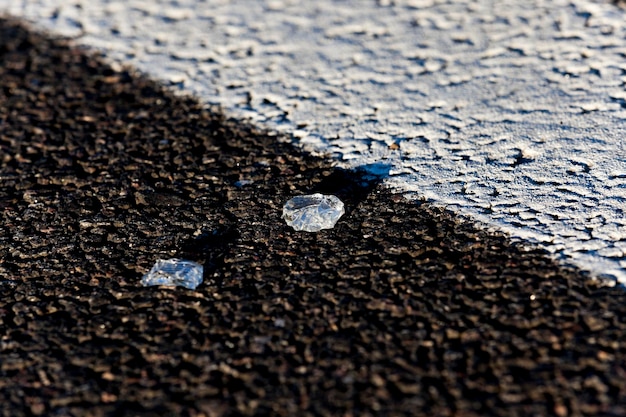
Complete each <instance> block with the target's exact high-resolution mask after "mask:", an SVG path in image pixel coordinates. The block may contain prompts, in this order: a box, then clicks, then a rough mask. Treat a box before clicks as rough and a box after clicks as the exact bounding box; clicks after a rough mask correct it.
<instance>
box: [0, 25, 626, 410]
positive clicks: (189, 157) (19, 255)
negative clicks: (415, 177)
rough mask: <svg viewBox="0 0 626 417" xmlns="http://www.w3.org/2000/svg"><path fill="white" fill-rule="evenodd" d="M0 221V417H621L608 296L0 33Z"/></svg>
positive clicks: (136, 81)
mask: <svg viewBox="0 0 626 417" xmlns="http://www.w3.org/2000/svg"><path fill="white" fill-rule="evenodd" d="M241 180H245V181H252V183H249V184H248V185H243V186H237V185H238V184H236V183H237V182H238V181H241ZM312 191H323V192H326V193H333V194H336V195H338V196H340V197H341V198H342V199H343V200H344V202H345V203H346V208H347V213H346V215H345V216H344V217H343V218H342V219H341V220H340V222H339V223H338V224H337V226H336V227H335V228H334V229H332V230H328V231H323V232H320V233H318V234H307V233H301V232H295V231H293V230H291V229H290V228H289V227H287V226H286V225H285V224H284V222H283V221H282V220H281V219H280V215H281V208H282V204H283V203H284V202H285V201H286V200H287V199H288V198H290V197H292V196H293V195H297V194H301V193H309V192H312ZM0 213H1V217H0V411H1V414H2V415H4V416H27V415H50V416H65V415H75V416H86V415H89V416H113V415H129V416H130V415H141V416H149V415H172V416H178V415H191V416H230V415H284V416H294V415H302V416H305V415H328V416H357V415H358V416H366V415H389V416H392V415H393V416H395V415H433V416H435V415H436V416H485V415H498V416H529V415H536V416H544V415H556V416H581V415H588V416H600V415H613V416H618V415H626V342H624V340H625V337H624V336H625V335H626V295H625V294H626V293H625V292H624V291H623V289H620V288H610V287H606V286H602V285H601V284H599V283H597V282H595V281H592V280H590V279H589V278H588V277H585V276H584V275H583V274H581V273H580V272H578V271H576V270H574V269H570V268H565V267H562V266H559V265H557V264H556V263H555V262H553V261H552V260H550V258H549V257H548V256H547V255H546V254H545V253H544V252H542V251H541V250H539V249H534V248H531V247H523V246H520V245H518V244H513V243H511V242H510V241H509V240H507V238H506V237H504V236H500V235H497V234H494V233H488V232H485V231H482V230H480V229H479V228H477V227H476V226H475V225H473V224H472V223H471V222H468V221H465V220H463V219H459V218H456V217H454V216H453V215H452V214H450V213H448V212H446V211H444V210H442V209H438V208H433V207H431V206H429V205H427V204H421V203H410V202H407V201H405V200H404V199H403V198H402V197H400V196H395V195H393V194H391V193H390V192H389V191H387V190H385V188H384V187H383V186H382V185H381V184H379V183H378V181H377V180H376V179H373V178H365V177H364V176H363V174H362V173H359V172H347V171H342V170H339V169H335V168H333V167H332V166H331V165H330V164H329V162H328V161H327V160H323V159H317V158H314V157H311V156H308V155H306V154H303V153H301V152H299V151H297V150H296V149H294V148H293V147H292V146H291V145H289V143H288V142H287V141H285V140H281V138H279V137H278V136H277V135H275V134H272V133H271V132H263V131H259V130H257V129H255V128H253V127H250V126H243V125H241V124H239V123H237V122H236V121H231V120H226V119H224V118H223V117H222V116H220V115H219V114H218V113H217V112H215V111H210V110H206V109H203V108H202V106H201V105H199V104H198V103H197V102H196V101H194V100H193V99H190V98H176V97H174V96H172V94H170V93H168V92H167V91H165V90H164V89H163V88H162V87H160V86H159V85H157V84H156V83H154V82H153V81H150V80H148V79H145V78H143V77H141V76H140V75H138V74H134V73H132V72H131V71H125V72H115V71H113V70H112V69H110V68H109V67H107V66H106V65H105V64H103V62H102V60H101V59H99V58H97V57H94V56H93V55H89V54H86V53H85V52H84V51H81V50H78V49H75V48H73V47H71V46H69V45H68V44H67V42H65V41H63V40H51V39H49V38H48V37H46V36H43V35H40V34H37V33H33V32H29V31H27V30H25V29H24V28H23V27H22V26H20V25H19V24H16V23H14V22H11V21H6V20H5V21H0ZM161 257H184V258H187V259H191V260H194V261H197V262H200V263H202V264H203V265H204V266H205V282H204V284H202V285H201V286H200V287H199V288H198V290H197V291H189V290H185V289H182V288H180V289H163V288H158V287H150V288H144V287H141V286H140V284H139V280H140V278H141V275H142V274H143V273H144V272H145V271H147V270H148V269H149V268H150V267H151V266H152V264H153V262H154V261H155V260H156V259H157V258H161Z"/></svg>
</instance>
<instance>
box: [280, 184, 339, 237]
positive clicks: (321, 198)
mask: <svg viewBox="0 0 626 417" xmlns="http://www.w3.org/2000/svg"><path fill="white" fill-rule="evenodd" d="M344 213H345V211H344V208H343V202H342V201H341V200H340V199H338V198H337V197H335V196H334V195H324V194H319V193H318V194H311V195H301V196H298V197H294V198H292V199H291V200H289V201H287V202H286V203H285V205H284V206H283V216H282V217H283V219H285V221H286V222H287V224H288V225H289V226H291V227H293V228H294V229H295V230H298V231H305V232H319V231H320V230H322V229H332V228H333V227H335V224H336V223H337V220H339V218H340V217H341V216H342V215H343V214H344Z"/></svg>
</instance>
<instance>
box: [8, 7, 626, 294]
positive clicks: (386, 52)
mask: <svg viewBox="0 0 626 417" xmlns="http://www.w3.org/2000/svg"><path fill="white" fill-rule="evenodd" d="M0 10H2V11H4V12H7V13H9V14H12V15H14V16H19V17H22V18H26V19H27V20H29V21H32V22H34V23H36V25H37V27H39V28H46V29H49V30H51V31H53V32H55V33H59V34H62V35H65V36H71V37H74V38H75V39H76V42H78V43H79V44H84V45H87V46H90V47H92V48H96V49H98V50H101V51H103V53H105V54H106V56H107V57H108V58H109V59H110V60H111V62H117V63H123V64H131V65H133V66H135V67H136V68H138V69H139V70H141V71H143V72H145V73H148V74H149V75H151V76H154V77H156V78H159V79H161V80H163V81H165V82H166V83H169V84H171V85H172V87H173V88H175V89H179V90H180V91H181V92H183V93H193V94H195V95H197V96H198V97H200V98H201V99H202V100H204V101H205V102H206V103H207V104H218V105H221V106H223V108H224V109H225V110H226V112H227V114H229V115H231V116H233V117H237V118H242V119H249V120H251V121H253V122H254V123H258V124H261V125H263V126H266V127H269V128H272V129H277V130H279V131H282V132H284V133H288V134H290V135H292V136H293V138H294V140H295V141H296V142H297V143H299V144H300V145H301V146H303V147H304V148H305V149H307V150H310V151H313V152H318V153H328V154H330V155H332V156H333V157H334V158H336V159H337V161H338V162H339V163H340V164H342V165H344V166H347V167H356V166H363V165H368V164H369V165H371V166H376V165H375V164H376V163H377V162H378V163H380V162H381V161H382V162H385V163H388V164H390V166H391V171H390V176H389V178H388V179H387V182H388V184H389V185H390V186H392V187H394V188H397V189H398V190H399V191H400V192H405V193H407V195H408V196H410V197H416V198H421V197H424V198H426V199H428V200H430V201H432V202H434V203H436V204H441V205H446V206H447V207H449V208H450V209H452V210H454V211H456V212H458V213H461V214H464V215H469V216H471V217H473V218H475V219H478V220H480V221H482V222H485V223H486V224H488V225H492V226H495V227H498V228H500V229H502V230H504V231H506V232H508V233H509V234H510V235H511V236H513V237H516V238H522V239H528V240H531V241H535V242H541V243H542V244H543V245H544V246H545V247H546V248H547V249H548V250H550V251H552V252H554V253H555V255H556V256H561V257H563V258H564V260H565V261H566V262H572V263H574V264H576V265H578V266H580V267H582V268H583V269H586V270H589V271H591V272H593V273H594V274H598V275H605V276H612V277H616V278H617V279H619V280H620V281H621V282H626V257H625V252H626V219H625V218H624V212H625V210H626V149H625V145H624V136H625V133H626V91H625V85H626V42H625V41H624V39H626V24H625V23H626V13H625V12H624V10H621V9H619V8H617V7H614V6H612V5H609V4H602V3H599V2H590V1H584V0H575V1H571V2H570V1H564V0H554V1H544V0H533V1H527V2H516V4H510V3H508V2H505V1H503V0H500V1H499V0H483V1H480V2H475V1H470V0H465V1H463V0H460V1H437V0H404V1H383V0H379V1H377V2H376V1H362V2H361V1H331V0H321V1H316V2H298V1H287V0H285V1H279V0H266V1H256V0H235V1H224V0H205V1H202V0H177V1H164V0H162V1H154V0H123V1H118V0H108V1H107V0H99V1H86V0H85V1H79V0H74V1H71V0H70V1H68V0H22V1H19V0H17V1H16V0H0ZM372 164H374V165H372Z"/></svg>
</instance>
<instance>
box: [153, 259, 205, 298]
mask: <svg viewBox="0 0 626 417" xmlns="http://www.w3.org/2000/svg"><path fill="white" fill-rule="evenodd" d="M202 274H203V268H202V265H200V264H198V263H195V262H192V261H186V260H184V259H176V258H173V259H159V260H157V261H156V263H155V264H154V266H153V267H152V269H151V270H150V271H149V272H148V273H147V274H146V275H144V276H143V277H142V278H141V284H142V285H144V286H149V285H167V286H170V287H174V286H181V287H186V288H189V289H191V290H195V289H196V287H197V286H198V285H200V284H201V283H202Z"/></svg>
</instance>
